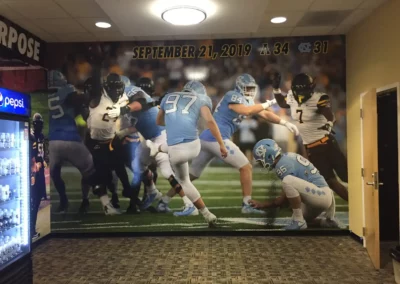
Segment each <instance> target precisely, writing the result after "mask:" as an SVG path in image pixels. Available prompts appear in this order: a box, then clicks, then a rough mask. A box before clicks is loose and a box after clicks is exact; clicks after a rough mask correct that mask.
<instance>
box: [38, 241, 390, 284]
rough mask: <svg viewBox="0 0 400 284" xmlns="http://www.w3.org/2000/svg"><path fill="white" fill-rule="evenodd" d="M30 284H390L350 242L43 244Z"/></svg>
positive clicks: (387, 274) (387, 275) (384, 272)
mask: <svg viewBox="0 0 400 284" xmlns="http://www.w3.org/2000/svg"><path fill="white" fill-rule="evenodd" d="M33 271H34V283H36V284H47V283H49V284H50V283H51V284H89V283H91V284H128V283H129V284H144V283H146V284H150V283H151V284H152V283H163V284H164V283H165V284H167V283H168V284H169V283H171V284H172V283H174V284H181V283H182V284H183V283H201V284H208V283H226V284H228V283H229V284H233V283H243V284H245V283H251V284H257V283H270V284H276V283H287V284H291V283H293V284H294V283H297V284H300V283H304V284H305V283H307V284H313V283H315V284H317V283H318V284H324V283H352V284H353V283H394V276H393V270H392V268H391V265H388V268H386V269H383V270H380V271H377V270H375V269H374V268H373V267H372V264H371V262H370V260H369V257H368V255H367V252H366V251H365V249H364V248H363V247H362V246H361V245H360V244H359V243H357V242H355V241H354V240H353V239H351V238H350V237H261V236H258V237H140V238H102V239H50V240H48V241H46V242H45V243H43V244H41V245H40V246H38V247H37V248H36V249H35V250H34V252H33Z"/></svg>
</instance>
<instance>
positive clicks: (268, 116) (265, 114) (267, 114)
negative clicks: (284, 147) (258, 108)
mask: <svg viewBox="0 0 400 284" xmlns="http://www.w3.org/2000/svg"><path fill="white" fill-rule="evenodd" d="M258 116H260V117H261V118H263V119H265V120H266V121H268V122H271V123H274V124H280V125H283V126H285V127H286V128H287V129H288V130H289V131H290V132H292V133H294V134H295V135H296V136H297V135H299V130H298V129H297V127H296V125H294V124H292V123H290V122H288V121H286V120H284V119H281V118H280V117H279V116H277V115H276V114H275V113H273V112H272V111H268V110H265V111H262V112H260V113H259V114H258Z"/></svg>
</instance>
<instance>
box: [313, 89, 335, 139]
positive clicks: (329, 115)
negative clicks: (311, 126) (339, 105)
mask: <svg viewBox="0 0 400 284" xmlns="http://www.w3.org/2000/svg"><path fill="white" fill-rule="evenodd" d="M317 108H318V113H320V114H322V115H323V116H325V118H326V120H328V122H327V123H326V124H325V125H323V126H321V127H320V128H319V129H325V130H327V131H329V132H331V131H332V127H333V123H334V122H335V115H334V114H333V111H332V108H331V101H330V99H329V96H328V95H322V96H321V98H320V99H319V101H318V103H317ZM332 133H333V132H332Z"/></svg>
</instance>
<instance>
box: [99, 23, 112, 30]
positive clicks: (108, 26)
mask: <svg viewBox="0 0 400 284" xmlns="http://www.w3.org/2000/svg"><path fill="white" fill-rule="evenodd" d="M96 27H98V28H101V29H108V28H110V27H111V24H110V23H106V22H97V23H96Z"/></svg>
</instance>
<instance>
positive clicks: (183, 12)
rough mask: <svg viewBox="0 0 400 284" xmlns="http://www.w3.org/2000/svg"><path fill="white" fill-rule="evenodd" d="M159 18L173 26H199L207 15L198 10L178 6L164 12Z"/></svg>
mask: <svg viewBox="0 0 400 284" xmlns="http://www.w3.org/2000/svg"><path fill="white" fill-rule="evenodd" d="M161 18H162V19H163V20H164V21H166V22H168V23H170V24H173V25H175V26H191V25H197V24H200V23H201V22H202V21H204V20H205V19H206V18H207V14H206V12H204V11H203V10H200V9H199V8H195V7H188V6H180V7H174V8H170V9H168V10H165V11H164V12H163V13H162V14H161Z"/></svg>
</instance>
